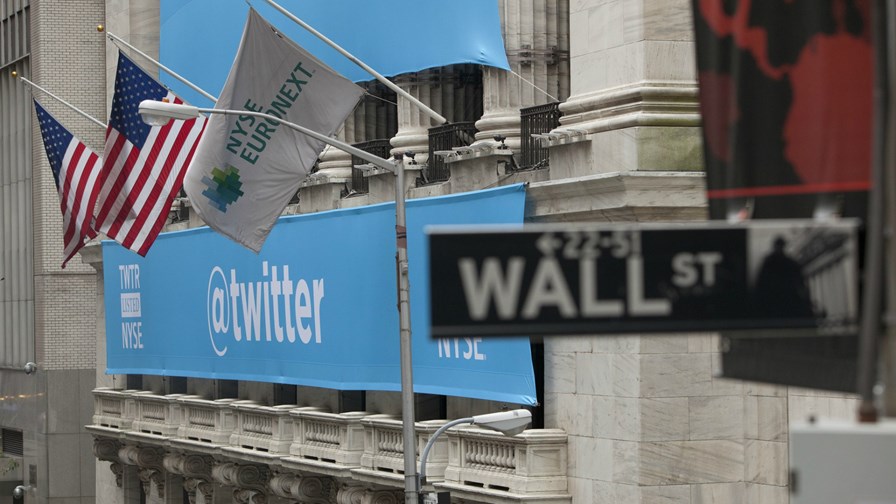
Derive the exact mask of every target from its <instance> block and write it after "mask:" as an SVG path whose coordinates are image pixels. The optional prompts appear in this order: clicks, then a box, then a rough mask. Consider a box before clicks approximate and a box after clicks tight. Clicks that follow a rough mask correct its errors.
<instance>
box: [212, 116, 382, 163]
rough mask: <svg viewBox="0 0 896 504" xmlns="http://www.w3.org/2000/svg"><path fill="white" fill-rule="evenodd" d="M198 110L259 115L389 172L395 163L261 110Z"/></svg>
mask: <svg viewBox="0 0 896 504" xmlns="http://www.w3.org/2000/svg"><path fill="white" fill-rule="evenodd" d="M198 111H199V112H204V113H207V114H221V115H225V116H228V115H236V116H244V115H247V116H254V117H261V118H262V119H268V120H271V121H276V122H278V123H280V124H282V125H284V126H286V127H288V128H291V129H294V130H296V131H298V132H299V133H301V134H303V135H308V136H310V137H311V138H314V139H317V140H320V141H321V142H324V143H326V144H328V145H332V146H333V147H336V148H337V149H339V150H341V151H343V152H347V153H349V154H351V155H352V156H357V157H359V158H361V159H363V160H364V161H367V162H368V163H371V164H373V165H374V166H376V167H378V168H382V169H384V170H387V171H390V172H394V171H395V165H393V164H392V163H391V162H390V161H388V160H386V159H383V158H381V157H379V156H374V155H373V154H371V153H369V152H366V151H362V150H361V149H359V148H357V147H355V146H353V145H349V144H347V143H345V142H343V141H341V140H337V139H335V138H330V137H328V136H326V135H324V134H322V133H318V132H317V131H314V130H312V129H308V128H306V127H304V126H300V125H298V124H296V123H291V122H289V121H284V120H283V119H280V118H279V117H277V116H275V115H271V114H265V113H263V112H253V111H251V110H229V109H215V108H199V109H198Z"/></svg>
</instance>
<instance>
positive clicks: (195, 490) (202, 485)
mask: <svg viewBox="0 0 896 504" xmlns="http://www.w3.org/2000/svg"><path fill="white" fill-rule="evenodd" d="M184 490H186V492H187V497H188V498H189V499H190V504H196V496H197V494H202V501H203V502H212V501H213V498H214V491H215V488H214V485H212V484H211V483H209V482H208V481H206V480H203V479H200V478H184Z"/></svg>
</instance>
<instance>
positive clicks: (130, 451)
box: [118, 445, 140, 465]
mask: <svg viewBox="0 0 896 504" xmlns="http://www.w3.org/2000/svg"><path fill="white" fill-rule="evenodd" d="M139 450H140V449H139V448H137V447H136V446H134V445H123V446H122V447H121V448H119V449H118V460H120V461H121V463H122V464H127V465H137V452H138V451H139Z"/></svg>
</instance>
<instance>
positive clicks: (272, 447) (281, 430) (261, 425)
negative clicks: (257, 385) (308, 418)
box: [230, 401, 297, 455]
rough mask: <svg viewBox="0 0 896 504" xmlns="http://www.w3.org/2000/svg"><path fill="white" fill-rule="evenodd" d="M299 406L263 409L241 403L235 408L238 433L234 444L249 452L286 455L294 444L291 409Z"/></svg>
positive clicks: (231, 438) (235, 404)
mask: <svg viewBox="0 0 896 504" xmlns="http://www.w3.org/2000/svg"><path fill="white" fill-rule="evenodd" d="M296 407H297V406H296V405H294V404H293V405H278V406H260V405H258V404H254V403H248V402H244V401H237V402H235V403H234V404H233V408H234V409H235V410H236V413H237V415H236V416H237V422H236V430H235V431H234V433H233V435H232V436H230V444H231V445H233V446H238V447H240V448H243V449H246V450H254V451H259V452H265V453H270V454H272V455H285V454H287V453H289V447H290V445H291V444H292V439H293V436H292V434H293V433H292V430H293V422H292V420H291V419H290V417H289V414H290V410H292V409H294V408H296Z"/></svg>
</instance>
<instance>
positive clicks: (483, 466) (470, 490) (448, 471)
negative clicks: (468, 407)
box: [435, 427, 569, 503]
mask: <svg viewBox="0 0 896 504" xmlns="http://www.w3.org/2000/svg"><path fill="white" fill-rule="evenodd" d="M566 447H567V437H566V432H564V431H562V430H560V429H533V430H527V431H523V432H522V433H520V434H518V435H516V436H512V437H511V436H505V435H503V434H501V433H499V432H495V431H490V430H485V429H480V428H477V427H459V428H455V429H452V430H449V431H448V465H447V467H446V468H445V479H444V481H443V482H441V483H436V484H435V487H436V488H437V489H440V490H448V491H450V492H452V494H457V496H458V497H460V498H464V496H470V495H477V494H486V495H489V496H491V499H492V500H493V501H494V502H501V501H504V500H506V499H507V498H510V499H516V500H525V501H527V502H545V503H547V502H558V503H559V502H568V499H569V496H568V495H566V492H567V485H566V457H567V452H566V449H567V448H566ZM474 489H480V490H478V491H477V490H474ZM477 500H482V498H481V496H480V497H479V498H478V499H477ZM486 500H487V501H492V500H490V499H486Z"/></svg>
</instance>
